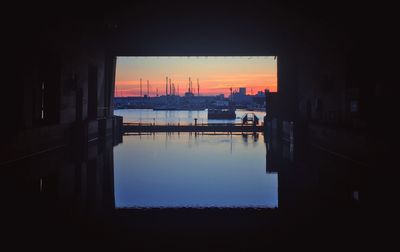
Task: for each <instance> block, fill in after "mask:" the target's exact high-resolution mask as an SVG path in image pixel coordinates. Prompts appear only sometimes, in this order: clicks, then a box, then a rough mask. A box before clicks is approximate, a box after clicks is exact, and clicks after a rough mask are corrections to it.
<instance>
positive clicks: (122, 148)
mask: <svg viewBox="0 0 400 252" xmlns="http://www.w3.org/2000/svg"><path fill="white" fill-rule="evenodd" d="M114 175H115V206H116V208H124V207H133V208H141V207H259V208H266V207H277V206H278V181H277V174H276V173H267V172H266V146H265V143H264V136H263V135H257V136H254V135H241V134H240V135H195V134H194V133H193V134H190V133H180V134H178V133H173V134H166V133H157V134H150V135H129V136H124V138H123V143H122V144H120V145H118V146H116V147H115V148H114Z"/></svg>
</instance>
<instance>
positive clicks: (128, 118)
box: [114, 109, 265, 124]
mask: <svg viewBox="0 0 400 252" xmlns="http://www.w3.org/2000/svg"><path fill="white" fill-rule="evenodd" d="M246 113H255V114H256V115H257V117H258V118H259V119H260V122H263V121H264V116H265V112H259V111H246V110H236V120H220V119H218V120H216V119H211V120H208V119H207V110H199V111H187V110H152V109H119V110H115V111H114V114H115V115H119V116H123V117H124V122H142V123H154V122H155V123H157V124H166V123H175V124H178V123H180V124H190V123H192V124H194V119H195V118H197V119H198V120H197V122H198V123H240V122H241V118H242V117H243V116H244V115H245V114H246Z"/></svg>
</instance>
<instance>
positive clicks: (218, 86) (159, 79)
mask: <svg viewBox="0 0 400 252" xmlns="http://www.w3.org/2000/svg"><path fill="white" fill-rule="evenodd" d="M167 77H168V79H171V83H173V84H174V86H175V90H176V92H175V93H176V94H178V93H179V95H181V96H183V95H184V94H185V92H187V91H188V87H189V85H188V82H189V77H190V78H191V80H192V83H193V84H192V86H193V93H195V95H197V92H198V90H197V79H199V86H200V92H199V93H200V95H203V96H204V95H219V94H224V95H225V96H229V95H230V88H232V89H233V90H238V89H239V88H240V87H245V88H246V89H247V93H248V94H250V93H252V94H253V95H254V94H257V92H258V91H264V90H265V89H268V90H270V91H271V92H276V91H277V59H276V57H274V56H258V57H247V56H246V57H245V56H233V57H221V56H213V57H204V56H201V57H196V56H192V57H117V67H116V78H115V96H116V97H124V96H140V79H142V96H144V95H146V94H147V90H148V88H147V81H149V91H150V92H149V93H150V96H153V97H154V96H156V94H157V93H158V95H159V96H161V95H165V94H166V78H167ZM157 89H158V92H157ZM168 90H169V83H168ZM251 91H252V92H251Z"/></svg>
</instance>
